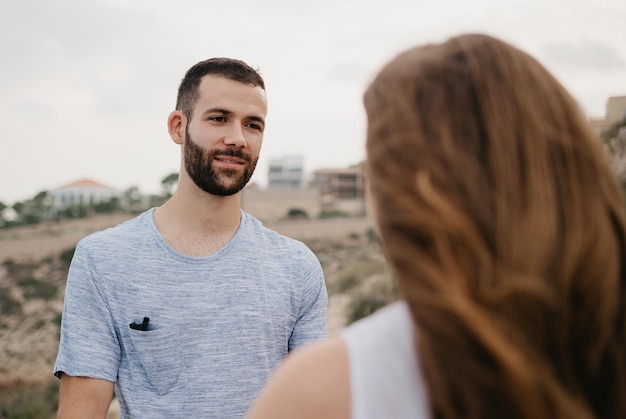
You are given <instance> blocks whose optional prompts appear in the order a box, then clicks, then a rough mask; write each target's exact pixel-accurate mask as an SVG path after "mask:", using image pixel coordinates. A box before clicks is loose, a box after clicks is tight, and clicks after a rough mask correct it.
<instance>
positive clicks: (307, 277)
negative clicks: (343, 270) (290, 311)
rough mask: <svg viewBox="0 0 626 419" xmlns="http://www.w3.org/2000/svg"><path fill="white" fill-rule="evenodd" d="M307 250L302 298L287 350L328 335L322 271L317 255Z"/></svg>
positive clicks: (326, 304) (325, 295) (325, 293)
mask: <svg viewBox="0 0 626 419" xmlns="http://www.w3.org/2000/svg"><path fill="white" fill-rule="evenodd" d="M307 250H308V249H307ZM308 252H309V257H308V259H307V262H306V263H305V268H306V270H305V274H304V275H303V289H302V300H301V304H300V309H299V312H298V318H297V320H296V324H295V326H294V329H293V332H292V334H291V337H290V339H289V351H292V350H294V349H296V348H298V347H300V346H303V345H305V344H308V343H312V342H315V341H319V340H323V339H326V338H327V337H328V322H327V318H328V317H327V312H328V310H327V309H328V292H327V290H326V283H325V282H324V273H323V271H322V267H321V265H320V263H319V260H318V259H317V257H316V256H315V255H314V254H313V252H311V251H310V250H308Z"/></svg>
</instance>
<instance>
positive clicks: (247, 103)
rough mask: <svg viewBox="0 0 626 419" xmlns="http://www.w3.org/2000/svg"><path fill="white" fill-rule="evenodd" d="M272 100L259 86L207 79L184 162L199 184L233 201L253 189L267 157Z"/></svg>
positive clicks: (185, 146)
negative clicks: (265, 133) (250, 185)
mask: <svg viewBox="0 0 626 419" xmlns="http://www.w3.org/2000/svg"><path fill="white" fill-rule="evenodd" d="M266 115H267V99H266V96H265V91H264V90H263V89H262V88H261V87H258V86H252V85H250V84H244V83H239V82H236V81H232V80H229V79H226V78H223V77H215V76H205V77H204V78H203V79H202V81H201V83H200V86H199V98H198V101H197V102H196V105H195V107H194V110H193V113H192V117H191V119H190V120H189V121H188V122H187V126H186V128H185V140H184V143H183V157H184V166H185V170H186V171H187V173H188V174H189V177H190V178H191V179H192V180H193V182H194V183H195V184H196V186H198V187H199V188H200V189H202V190H203V191H205V192H208V193H210V194H212V195H218V196H228V195H233V194H235V193H237V192H239V191H240V190H241V189H243V187H244V186H245V185H246V184H247V183H248V181H249V180H250V178H251V177H252V174H253V173H254V169H255V167H256V163H257V161H258V158H259V153H260V151H261V143H262V141H263V131H264V129H265V117H266Z"/></svg>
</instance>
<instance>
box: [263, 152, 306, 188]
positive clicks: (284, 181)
mask: <svg viewBox="0 0 626 419" xmlns="http://www.w3.org/2000/svg"><path fill="white" fill-rule="evenodd" d="M305 186H306V182H305V177H304V158H303V157H302V156H284V157H281V158H277V159H271V160H270V164H269V170H268V174H267V187H268V189H272V188H304V187H305Z"/></svg>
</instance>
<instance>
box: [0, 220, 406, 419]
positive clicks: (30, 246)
mask: <svg viewBox="0 0 626 419" xmlns="http://www.w3.org/2000/svg"><path fill="white" fill-rule="evenodd" d="M130 217H131V216H129V215H124V214H118V215H109V216H96V217H90V218H86V219H81V220H73V221H66V222H62V223H45V224H39V225H34V226H30V227H19V228H9V229H2V230H0V392H1V391H2V389H5V390H7V389H8V390H11V389H13V391H16V390H15V389H16V388H17V387H16V386H18V387H19V385H22V384H24V383H42V382H50V381H53V380H51V372H52V367H53V363H54V359H55V357H56V351H57V345H58V338H59V325H60V318H61V312H62V307H63V294H64V290H65V279H66V275H67V269H68V267H69V261H70V260H71V256H72V254H73V250H74V247H75V245H76V243H77V242H78V240H80V239H81V238H82V237H84V236H86V235H87V234H89V233H91V232H93V231H97V230H101V229H103V228H106V227H109V226H112V225H115V224H118V223H119V222H122V221H124V220H126V219H129V218H130ZM268 227H270V228H273V229H275V230H277V231H279V232H281V233H283V234H285V235H287V236H290V237H294V238H296V239H299V240H302V241H304V242H305V243H307V245H309V247H310V248H311V249H312V250H313V251H314V252H315V254H316V255H317V256H318V258H319V260H320V262H321V264H322V267H323V269H324V274H325V277H326V281H327V286H328V291H329V316H328V322H329V331H330V334H331V336H332V335H336V334H337V333H338V332H339V331H340V330H341V328H342V327H344V326H345V325H346V324H347V323H348V322H349V321H351V319H354V318H358V317H360V316H362V315H364V314H367V313H368V312H371V311H372V310H374V309H376V308H378V307H379V306H380V305H382V304H385V303H386V302H387V301H388V300H389V299H392V298H393V296H394V290H393V287H391V286H390V281H389V273H388V271H387V267H386V264H385V263H384V261H383V259H382V256H381V253H380V248H379V245H378V242H377V240H376V239H375V237H374V235H373V233H372V230H371V226H370V224H369V222H368V221H367V220H366V219H364V218H336V219H326V220H302V221H288V222H287V221H285V222H281V223H279V224H275V225H268ZM1 402H2V397H0V403H1ZM1 410H2V407H1V405H0V418H2V417H5V416H3V415H2V412H1ZM6 417H9V416H6ZM32 417H39V416H32Z"/></svg>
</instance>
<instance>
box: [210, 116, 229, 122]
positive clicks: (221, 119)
mask: <svg viewBox="0 0 626 419" xmlns="http://www.w3.org/2000/svg"><path fill="white" fill-rule="evenodd" d="M209 119H210V120H211V121H215V122H224V121H226V118H224V117H223V116H212V117H210V118H209Z"/></svg>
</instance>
